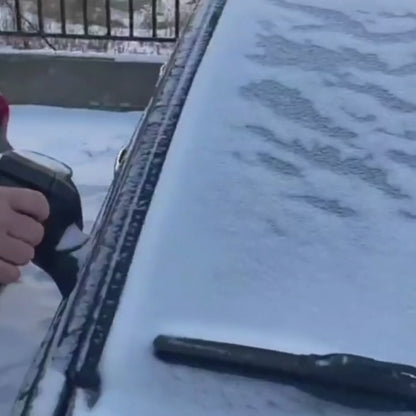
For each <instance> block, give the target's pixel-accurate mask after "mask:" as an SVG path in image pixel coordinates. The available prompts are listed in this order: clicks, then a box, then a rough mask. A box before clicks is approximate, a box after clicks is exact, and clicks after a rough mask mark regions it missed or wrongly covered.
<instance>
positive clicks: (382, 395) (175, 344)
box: [153, 335, 416, 410]
mask: <svg viewBox="0 0 416 416" xmlns="http://www.w3.org/2000/svg"><path fill="white" fill-rule="evenodd" d="M153 346H154V353H155V355H156V357H158V358H159V359H161V360H164V361H168V362H172V363H177V364H183V365H188V366H192V367H197V368H203V369H207V370H212V371H220V372H226V373H231V374H238V375H242V376H246V377H255V378H260V379H265V380H268V381H277V382H281V381H282V378H286V379H287V378H290V379H294V380H297V381H305V382H308V383H313V384H319V385H322V386H324V387H325V389H326V390H331V389H333V388H335V389H338V390H339V389H341V390H344V391H346V392H352V393H359V394H364V395H372V396H376V397H377V398H378V399H379V400H381V401H385V400H387V401H389V402H390V401H393V402H397V406H392V407H393V408H394V409H399V408H400V409H403V408H405V409H416V368H415V367H412V366H409V365H403V364H397V363H391V362H385V361H378V360H374V359H372V358H367V357H362V356H358V355H352V354H328V355H316V354H310V355H300V354H292V353H287V352H280V351H274V350H267V349H262V348H255V347H249V346H244V345H236V344H228V343H222V342H215V341H206V340H200V339H192V338H183V337H174V336H168V335H159V336H158V337H156V338H155V340H154V342H153ZM344 404H345V403H344ZM346 404H348V402H347V403H346ZM386 410H387V409H386ZM388 410H392V409H388Z"/></svg>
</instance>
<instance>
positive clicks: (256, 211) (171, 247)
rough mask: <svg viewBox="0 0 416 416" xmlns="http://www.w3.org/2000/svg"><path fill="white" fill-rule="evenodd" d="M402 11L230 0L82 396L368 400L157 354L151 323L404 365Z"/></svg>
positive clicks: (405, 50) (406, 246)
mask: <svg viewBox="0 0 416 416" xmlns="http://www.w3.org/2000/svg"><path fill="white" fill-rule="evenodd" d="M415 15H416V3H414V2H413V1H402V2H394V3H392V2H390V1H387V0H373V1H371V2H363V1H361V0H350V1H347V2H346V1H334V2H328V1H324V0H314V1H312V0H309V1H308V0H298V1H292V0H291V1H289V0H287V1H286V0H245V1H244V2H242V1H241V0H228V1H227V2H226V5H225V8H224V11H223V14H222V16H221V18H220V21H219V24H218V27H217V29H216V30H215V33H214V35H213V38H212V40H211V42H210V45H209V47H208V49H207V51H206V53H205V56H204V58H203V60H202V63H201V66H200V67H199V69H198V72H197V74H196V77H195V80H194V82H193V84H192V88H191V90H190V92H189V94H188V97H187V100H186V104H185V107H184V109H183V111H182V114H181V117H180V120H179V123H178V125H177V127H176V130H175V134H174V136H173V140H172V144H171V148H170V149H169V153H168V156H167V159H166V162H165V163H164V166H163V171H162V174H161V177H160V179H159V182H158V185H157V188H156V192H155V194H154V196H153V199H152V203H151V207H150V210H149V212H148V213H147V217H146V222H145V226H144V228H143V230H142V232H141V235H140V239H139V242H138V244H137V247H136V252H135V256H134V259H133V263H132V265H131V266H130V271H129V275H128V278H127V283H126V286H125V288H124V291H123V296H122V299H121V302H120V305H119V307H118V310H117V315H116V318H115V321H114V324H113V327H112V330H111V333H110V336H109V338H108V340H107V345H106V350H105V353H104V355H103V359H102V361H101V363H100V370H101V376H102V378H103V386H104V390H103V393H102V396H101V398H100V400H99V401H98V402H97V404H96V406H95V407H94V408H93V409H92V410H91V411H90V412H89V413H91V414H92V415H99V414H101V413H100V412H104V411H105V408H107V410H108V408H110V409H112V411H113V414H123V415H124V414H126V415H127V414H130V413H128V412H129V409H135V414H136V413H137V414H145V415H152V416H153V415H154V416H159V415H160V416H162V415H166V412H167V411H172V412H173V414H175V412H177V413H178V414H181V415H201V416H205V415H214V414H218V415H219V414H221V415H222V414H227V415H230V416H233V415H239V416H242V415H243V416H246V415H251V414H262V415H269V414H270V415H275V414H276V412H277V409H283V411H282V414H308V415H314V414H328V415H333V414H337V415H340V414H343V415H344V414H345V415H347V414H348V415H353V414H354V415H355V414H360V415H361V414H362V415H367V414H371V413H368V412H367V411H364V410H363V411H362V412H360V413H357V411H356V410H352V409H349V408H346V407H342V406H341V405H334V404H331V405H329V404H328V403H327V402H322V401H320V400H318V399H316V398H315V397H312V396H310V395H309V394H306V393H304V392H302V393H301V392H299V390H297V389H293V388H291V387H283V386H279V387H276V385H275V384H272V383H270V384H269V383H268V382H265V381H251V380H249V381H248V380H247V379H244V378H238V377H236V376H232V375H229V374H211V373H209V372H204V371H202V370H200V369H195V368H194V369H190V368H183V367H178V366H171V365H167V364H165V363H163V362H161V361H159V360H157V359H156V358H154V357H153V355H152V343H153V340H154V339H155V337H157V336H158V335H159V334H169V335H173V336H177V337H190V338H199V339H205V340H213V341H219V342H226V343H233V344H238V345H246V346H252V347H258V348H263V349H270V350H274V351H281V352H287V353H293V354H317V355H325V354H334V353H344V354H353V355H358V356H363V357H369V358H372V359H375V360H379V361H383V362H390V363H399V364H406V365H410V366H415V365H416V353H415V351H416V333H415V331H414V330H413V328H414V323H415V318H416V308H415V299H416V279H415V278H414V274H415V273H414V269H415V268H414V264H413V258H414V254H415V251H416V237H415V236H416V233H415V231H416V222H415V219H416V206H415V197H416V181H414V180H413V177H414V170H415V166H416V163H415V160H416V148H415V144H414V143H415V142H414V140H415V139H416V129H415V127H414V123H415V113H416V98H415V97H416V70H415V55H414V40H415V34H416V31H415V30H416V29H415V27H416V20H415ZM242 22H244V24H242ZM79 403H80V404H79V406H80V408H81V407H82V406H83V405H82V401H81V399H80V402H79ZM123 412H124V413H123ZM302 412H304V413H302ZM110 414H111V413H110Z"/></svg>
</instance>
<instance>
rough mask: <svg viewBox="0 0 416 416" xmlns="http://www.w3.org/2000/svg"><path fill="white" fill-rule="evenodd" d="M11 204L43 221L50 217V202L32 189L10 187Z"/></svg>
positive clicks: (16, 208) (21, 211)
mask: <svg viewBox="0 0 416 416" xmlns="http://www.w3.org/2000/svg"><path fill="white" fill-rule="evenodd" d="M8 192H9V198H10V200H9V202H10V206H11V207H12V208H13V209H14V210H16V211H18V212H20V213H22V214H27V215H30V216H31V217H33V218H35V219H36V220H38V221H40V222H43V221H45V220H46V219H47V218H48V217H49V203H48V200H47V199H46V197H45V196H44V195H43V194H42V193H40V192H38V191H34V190H32V189H23V188H9V190H8Z"/></svg>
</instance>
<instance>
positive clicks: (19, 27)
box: [0, 0, 181, 42]
mask: <svg viewBox="0 0 416 416" xmlns="http://www.w3.org/2000/svg"><path fill="white" fill-rule="evenodd" d="M23 1H24V0H4V2H3V3H0V14H2V10H3V11H4V10H5V7H6V8H7V11H8V13H9V15H10V16H11V21H12V23H11V24H8V27H6V28H5V27H4V25H3V27H1V26H0V36H18V37H26V38H61V39H86V40H114V41H142V42H146V41H156V42H175V41H176V39H177V37H178V35H179V31H180V21H181V16H180V1H181V0H171V7H170V11H171V19H170V22H169V25H170V27H169V34H166V32H167V30H166V24H165V25H164V26H165V27H164V28H162V29H161V28H160V27H159V26H160V22H159V19H158V16H159V14H160V13H159V10H158V8H159V6H160V0H148V3H147V4H146V6H147V7H146V11H147V14H148V16H147V19H148V21H149V25H148V26H150V28H148V30H144V29H143V28H140V27H138V22H136V21H135V16H137V13H138V12H139V11H140V10H139V7H140V9H143V7H142V5H141V6H140V4H139V6H138V3H137V1H135V0H124V2H123V6H124V8H125V9H126V10H125V11H124V16H125V17H124V19H123V27H120V25H118V27H114V22H113V20H112V11H114V9H113V5H112V2H111V0H102V3H103V5H102V8H101V9H100V10H101V20H102V22H101V23H100V25H99V28H100V29H101V30H99V31H97V30H96V29H97V24H96V23H94V22H92V21H91V19H90V16H89V3H90V2H91V1H92V0H80V1H79V9H80V10H78V12H79V14H80V16H81V19H80V22H79V23H78V24H77V25H76V26H77V30H75V31H74V30H72V29H73V26H74V24H73V22H71V21H70V20H69V19H68V16H67V8H68V3H69V1H70V0H32V3H33V6H34V9H35V11H34V12H33V11H32V12H31V13H30V18H28V17H27V15H26V14H25V13H24V11H23V10H22V6H23V5H22V3H23ZM50 2H53V3H54V5H55V7H56V9H57V12H56V14H55V17H54V19H53V20H54V22H53V23H55V27H54V30H53V31H51V30H48V24H47V23H50V20H51V19H45V13H44V9H45V6H46V5H49V4H50ZM119 3H120V2H119ZM1 4H3V9H1ZM58 4H59V7H58ZM3 14H4V13H3ZM45 22H46V23H45ZM10 26H12V27H10ZM56 27H59V29H58V30H56ZM143 32H146V33H145V34H144V33H143ZM161 32H162V33H161Z"/></svg>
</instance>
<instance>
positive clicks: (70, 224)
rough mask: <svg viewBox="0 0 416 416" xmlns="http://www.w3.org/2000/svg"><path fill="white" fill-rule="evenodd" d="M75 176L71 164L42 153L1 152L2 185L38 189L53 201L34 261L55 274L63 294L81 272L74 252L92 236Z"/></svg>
mask: <svg viewBox="0 0 416 416" xmlns="http://www.w3.org/2000/svg"><path fill="white" fill-rule="evenodd" d="M71 178H72V170H71V168H69V167H68V166H66V165H65V164H63V163H62V162H59V161H57V160H55V159H52V158H50V157H48V156H45V155H42V154H40V153H36V152H26V151H25V152H20V151H16V150H11V151H7V152H5V153H2V154H1V155H0V186H10V187H20V188H30V189H34V190H37V191H40V192H41V193H42V194H44V195H45V197H46V198H47V200H48V202H49V205H50V215H49V218H48V219H47V220H46V221H45V223H44V228H45V235H44V238H43V240H42V242H41V243H40V244H39V246H37V247H36V249H35V257H34V259H33V263H34V264H35V265H37V266H38V267H40V268H41V269H43V270H44V271H45V272H46V273H47V274H48V275H49V276H51V278H52V279H53V280H54V281H55V283H56V285H57V286H58V289H59V291H60V292H61V294H62V296H63V297H67V296H68V295H69V294H70V293H71V291H72V289H73V288H74V286H75V284H76V279H77V274H78V262H77V259H76V258H75V257H74V256H72V255H71V253H72V252H73V251H75V250H77V249H78V248H80V247H81V246H82V245H83V244H85V243H86V241H87V239H88V237H87V236H86V235H85V234H84V233H83V232H82V230H83V218H82V207H81V199H80V196H79V193H78V190H77V188H76V187H75V185H74V183H73V181H72V179H71Z"/></svg>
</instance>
